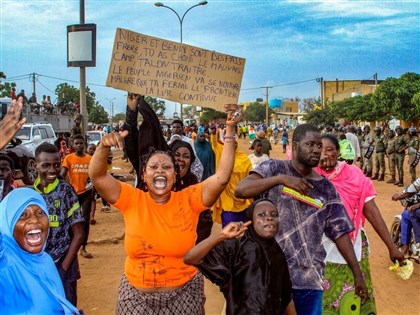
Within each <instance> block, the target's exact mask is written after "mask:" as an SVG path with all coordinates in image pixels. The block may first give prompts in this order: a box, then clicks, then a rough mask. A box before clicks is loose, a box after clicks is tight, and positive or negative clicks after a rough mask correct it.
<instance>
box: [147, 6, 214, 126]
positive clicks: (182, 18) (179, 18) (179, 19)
mask: <svg viewBox="0 0 420 315" xmlns="http://www.w3.org/2000/svg"><path fill="white" fill-rule="evenodd" d="M206 4H207V1H200V3H197V4H195V5H193V6H192V7H190V8H188V10H187V11H185V12H184V14H183V15H182V17H180V16H179V14H178V12H176V11H175V10H174V9H172V8H171V7H168V6H167V5H164V4H163V3H161V2H156V3H155V6H157V7H158V8H160V7H162V8H167V9H169V10H171V11H172V12H173V13H175V15H176V16H177V18H178V21H179V26H180V39H181V46H182V23H183V22H184V17H185V15H186V14H187V13H188V12H189V11H190V10H191V9H193V8H195V7H198V6H201V5H206ZM182 105H183V104H181V103H179V106H180V109H179V117H180V119H181V121H182V122H183V114H182ZM175 111H176V105H175Z"/></svg>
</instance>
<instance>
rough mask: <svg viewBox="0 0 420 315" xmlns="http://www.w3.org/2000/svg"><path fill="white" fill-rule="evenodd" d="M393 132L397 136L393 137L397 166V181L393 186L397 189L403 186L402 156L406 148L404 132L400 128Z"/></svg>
mask: <svg viewBox="0 0 420 315" xmlns="http://www.w3.org/2000/svg"><path fill="white" fill-rule="evenodd" d="M395 132H396V133H397V136H396V137H395V163H396V165H397V171H398V181H396V182H395V185H398V187H403V186H404V156H405V149H406V148H407V140H406V139H405V136H404V130H403V128H402V127H401V126H397V127H395Z"/></svg>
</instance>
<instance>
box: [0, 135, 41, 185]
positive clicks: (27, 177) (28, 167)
mask: <svg viewBox="0 0 420 315" xmlns="http://www.w3.org/2000/svg"><path fill="white" fill-rule="evenodd" d="M0 154H6V155H8V156H9V157H10V158H11V159H12V160H13V162H14V165H15V172H14V174H13V176H14V179H21V180H22V181H23V183H24V184H25V185H33V183H34V182H35V179H36V177H37V173H36V167H35V156H34V154H33V153H32V152H31V151H30V150H29V149H28V148H27V147H25V146H24V145H22V140H20V139H19V138H14V139H13V140H12V141H10V142H9V144H8V145H7V146H6V147H5V148H4V149H3V150H1V151H0Z"/></svg>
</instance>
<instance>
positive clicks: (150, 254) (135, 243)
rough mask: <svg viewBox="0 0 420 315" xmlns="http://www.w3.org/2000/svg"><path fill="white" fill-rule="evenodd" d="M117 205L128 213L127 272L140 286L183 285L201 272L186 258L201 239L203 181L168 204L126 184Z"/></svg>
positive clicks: (125, 216)
mask: <svg viewBox="0 0 420 315" xmlns="http://www.w3.org/2000/svg"><path fill="white" fill-rule="evenodd" d="M120 185H121V194H120V196H119V198H118V200H117V202H116V203H115V204H114V206H115V207H116V208H118V209H119V210H120V211H121V212H122V214H123V215H124V222H125V250H126V252H127V258H126V260H125V275H126V277H127V280H128V281H129V282H130V283H131V284H132V285H133V286H134V287H137V288H160V287H175V286H179V285H183V284H185V283H187V282H188V281H189V280H191V279H192V278H193V277H194V276H195V275H196V273H197V269H196V268H195V267H193V266H189V265H186V264H184V262H183V258H184V255H185V254H186V253H187V251H188V250H189V249H190V248H192V247H193V246H194V244H195V241H196V239H197V233H196V228H197V223H198V216H199V214H200V212H202V211H204V210H205V209H206V208H208V207H206V206H204V205H203V200H202V192H201V191H202V184H201V183H199V184H196V185H193V186H190V187H188V188H185V189H183V190H181V191H178V192H171V198H170V199H169V201H168V202H167V203H166V204H164V205H161V204H157V203H156V202H155V201H154V200H153V199H152V198H151V197H150V195H149V193H148V192H144V191H142V190H140V189H136V188H135V187H133V186H130V185H128V184H126V183H120Z"/></svg>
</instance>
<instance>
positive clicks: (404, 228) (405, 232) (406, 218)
mask: <svg viewBox="0 0 420 315" xmlns="http://www.w3.org/2000/svg"><path fill="white" fill-rule="evenodd" d="M400 227H401V244H402V245H409V244H410V240H411V230H412V229H413V224H412V220H411V215H410V210H407V209H404V211H403V212H402V213H401V222H400Z"/></svg>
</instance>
